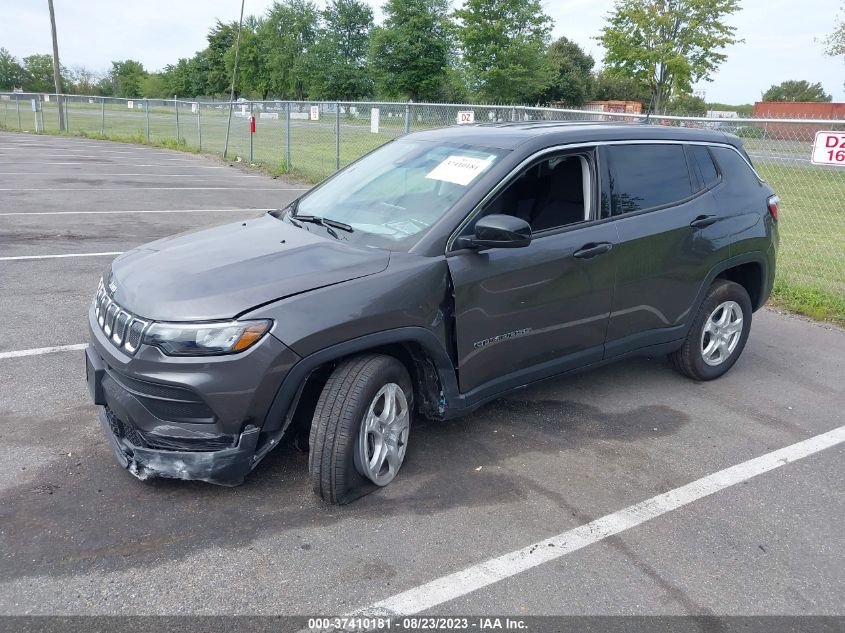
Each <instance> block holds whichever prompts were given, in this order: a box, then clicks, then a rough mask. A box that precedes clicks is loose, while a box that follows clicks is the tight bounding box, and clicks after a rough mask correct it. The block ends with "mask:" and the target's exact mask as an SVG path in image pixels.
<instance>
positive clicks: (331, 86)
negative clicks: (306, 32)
mask: <svg viewBox="0 0 845 633" xmlns="http://www.w3.org/2000/svg"><path fill="white" fill-rule="evenodd" d="M321 17H322V21H323V26H322V28H321V29H320V31H319V33H318V39H317V41H316V43H315V44H314V46H313V47H312V49H311V51H310V54H309V56H308V62H309V63H308V68H309V75H310V85H309V96H310V97H312V98H314V99H342V100H354V99H361V98H363V97H367V96H369V95H371V94H372V90H373V82H372V78H371V77H370V74H369V72H368V68H367V63H366V62H367V52H368V50H369V47H370V31H371V30H372V28H373V10H372V9H370V7H369V5H367V4H366V3H365V2H362V1H361V0H329V2H328V3H327V4H326V8H325V9H323V11H322V14H321Z"/></svg>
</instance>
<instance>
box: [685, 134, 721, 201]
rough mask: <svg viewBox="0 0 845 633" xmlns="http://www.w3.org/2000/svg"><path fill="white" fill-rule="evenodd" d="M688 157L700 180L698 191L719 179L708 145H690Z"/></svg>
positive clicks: (710, 185) (691, 167)
mask: <svg viewBox="0 0 845 633" xmlns="http://www.w3.org/2000/svg"><path fill="white" fill-rule="evenodd" d="M687 158H688V159H689V163H690V169H692V172H693V174H694V175H695V177H696V179H697V180H698V186H697V187H696V190H697V191H700V190H702V189H709V188H710V187H712V186H713V185H715V184H716V183H717V182H718V181H719V172H718V171H717V170H716V165H715V164H714V163H713V156H711V154H710V150H709V149H707V146H706V145H688V146H687Z"/></svg>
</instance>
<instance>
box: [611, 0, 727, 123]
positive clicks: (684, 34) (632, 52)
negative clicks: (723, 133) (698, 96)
mask: <svg viewBox="0 0 845 633" xmlns="http://www.w3.org/2000/svg"><path fill="white" fill-rule="evenodd" d="M738 9H739V0H617V1H616V5H615V6H614V9H613V12H612V13H611V14H610V15H609V16H608V20H607V24H606V25H605V27H604V28H603V29H602V32H601V35H600V36H599V37H598V38H597V39H598V40H599V41H600V42H601V43H602V45H603V46H604V48H605V50H606V53H605V57H604V62H605V65H606V66H607V70H608V72H610V73H611V74H613V75H617V76H625V77H629V78H632V79H636V80H638V81H640V82H643V83H645V84H647V85H648V86H649V88H650V90H651V106H652V109H653V110H654V111H657V112H661V111H662V110H663V108H664V106H665V103H666V102H667V100H668V99H669V97H670V96H672V95H673V94H689V93H690V92H692V84H694V83H696V82H698V81H702V80H707V81H709V80H710V77H711V75H712V74H713V72H714V71H715V70H716V69H717V68H718V67H719V65H720V64H721V63H722V62H724V61H725V59H727V55H725V53H724V52H723V51H724V49H725V48H726V47H728V46H730V45H731V44H734V43H736V42H738V41H739V40H738V39H737V38H736V36H735V33H736V28H735V27H733V26H730V25H728V24H727V22H726V21H725V19H726V18H727V17H729V16H730V15H732V14H733V13H734V12H736V11H737V10H738Z"/></svg>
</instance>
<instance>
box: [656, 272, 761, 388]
mask: <svg viewBox="0 0 845 633" xmlns="http://www.w3.org/2000/svg"><path fill="white" fill-rule="evenodd" d="M740 316H741V319H742V323H741V326H740V325H739V323H738V321H736V318H738V317H740ZM705 328H707V331H706V332H705ZM750 331H751V299H750V298H749V296H748V292H747V291H746V290H745V288H743V287H742V286H740V285H739V284H738V283H734V282H733V281H728V280H726V279H717V280H716V281H714V282H713V285H712V286H710V289H709V290H708V291H707V295H706V296H705V297H704V301H703V302H702V304H701V307H700V308H699V309H698V313H697V314H696V315H695V319H694V320H693V322H692V326H691V327H690V330H689V332H688V333H687V337H686V339H685V340H684V344H683V345H682V346H681V348H680V349H678V350H676V351H674V352H672V353H671V354H670V355H669V359H670V360H671V361H672V364H673V365H674V367H675V369H677V370H678V371H679V372H681V373H682V374H684V375H685V376H688V377H690V378H692V379H693V380H714V379H716V378H719V377H720V376H722V375H724V374H725V373H727V371H728V370H729V369H730V368H731V367H733V366H734V363H736V361H737V359H739V357H740V355H741V354H742V350H743V349H744V348H745V343H746V341H747V340H748V333H749V332H750ZM737 335H738V336H737Z"/></svg>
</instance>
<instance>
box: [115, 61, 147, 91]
mask: <svg viewBox="0 0 845 633" xmlns="http://www.w3.org/2000/svg"><path fill="white" fill-rule="evenodd" d="M111 66H112V67H111V72H110V74H111V78H112V83H113V84H114V95H115V96H116V97H140V96H141V85H142V84H143V82H144V79H145V78H146V77H147V71H146V70H144V65H143V64H142V63H141V62H138V61H135V60H134V59H126V60H123V61H118V62H112V63H111Z"/></svg>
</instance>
